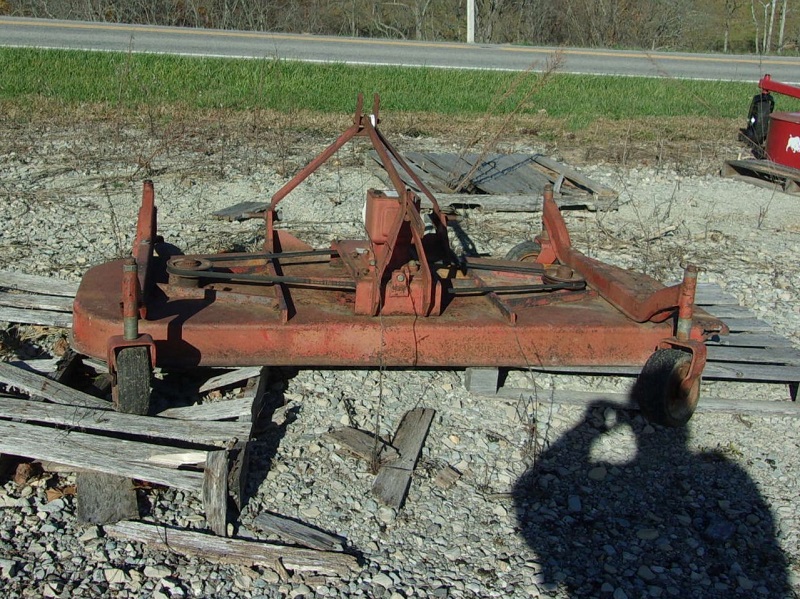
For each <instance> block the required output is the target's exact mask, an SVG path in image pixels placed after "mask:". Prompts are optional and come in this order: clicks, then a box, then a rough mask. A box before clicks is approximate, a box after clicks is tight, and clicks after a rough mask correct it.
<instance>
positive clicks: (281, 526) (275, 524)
mask: <svg viewBox="0 0 800 599" xmlns="http://www.w3.org/2000/svg"><path fill="white" fill-rule="evenodd" d="M253 524H255V525H256V526H257V527H258V528H259V529H261V530H262V531H263V532H266V533H267V534H274V535H277V536H279V537H280V538H281V539H282V540H284V541H288V542H290V543H296V544H298V545H302V546H303V547H308V548H309V549H318V550H320V551H342V549H343V546H342V540H341V538H339V537H335V536H333V535H331V534H328V533H327V532H324V531H322V530H319V529H317V528H312V527H311V526H308V525H307V524H303V523H302V522H298V521H296V520H291V519H289V518H286V517H284V516H280V515H278V514H271V513H269V512H263V513H261V514H259V515H258V516H256V517H255V519H254V520H253Z"/></svg>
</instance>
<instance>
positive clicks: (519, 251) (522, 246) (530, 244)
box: [506, 241, 542, 262]
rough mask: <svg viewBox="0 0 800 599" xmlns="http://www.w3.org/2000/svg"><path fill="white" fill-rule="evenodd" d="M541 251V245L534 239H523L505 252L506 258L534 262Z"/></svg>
mask: <svg viewBox="0 0 800 599" xmlns="http://www.w3.org/2000/svg"><path fill="white" fill-rule="evenodd" d="M541 251H542V246H540V245H539V244H538V243H536V242H535V241H523V242H522V243H518V244H517V245H515V246H514V247H513V248H511V249H510V250H508V253H507V254H506V260H517V261H519V262H535V261H536V258H538V257H539V254H540V253H541Z"/></svg>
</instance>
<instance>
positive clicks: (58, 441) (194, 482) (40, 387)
mask: <svg viewBox="0 0 800 599" xmlns="http://www.w3.org/2000/svg"><path fill="white" fill-rule="evenodd" d="M29 365H30V363H28V366H29ZM247 372H248V373H249V371H247ZM266 374H267V373H266V369H265V370H264V371H263V372H260V373H258V375H257V376H256V377H255V378H254V379H250V385H249V386H248V387H246V389H245V391H244V393H243V396H242V398H241V399H240V400H239V401H237V400H235V399H234V400H230V402H227V401H220V402H216V403H215V404H211V405H213V406H214V410H213V411H208V410H206V409H204V407H203V406H204V405H205V404H201V405H198V406H190V407H187V408H174V409H171V410H166V411H165V412H162V413H161V414H159V415H158V416H154V417H148V416H137V415H132V414H121V413H118V412H115V411H114V410H113V409H111V408H112V406H111V404H110V402H107V401H104V400H102V399H98V398H96V397H93V396H91V395H87V394H84V393H82V392H80V391H77V390H75V389H73V388H71V387H68V386H66V385H64V384H61V383H59V382H57V381H54V380H53V379H52V378H48V377H46V376H43V375H41V374H37V373H36V372H33V371H31V370H26V369H24V368H20V367H17V366H14V365H11V364H7V363H2V362H0V382H2V383H4V384H5V386H6V388H7V389H8V390H13V389H16V390H19V391H22V392H24V393H25V394H27V395H28V396H29V397H30V399H29V398H26V397H24V396H22V395H17V396H10V395H9V394H6V396H2V397H0V453H3V454H7V455H14V456H18V457H23V458H30V459H34V460H40V461H46V462H52V463H55V464H59V465H63V466H66V467H71V468H74V469H75V471H76V472H80V471H90V472H97V473H102V474H106V475H113V476H117V477H125V478H133V479H137V480H142V481H147V482H150V483H155V484H160V485H165V486H169V487H175V488H177V489H182V490H184V491H189V492H193V493H197V494H198V495H199V496H200V497H201V499H202V502H203V506H204V510H205V517H206V521H207V522H208V525H209V528H211V529H212V530H213V531H214V532H215V533H216V534H218V535H222V536H225V535H226V534H227V521H226V517H227V507H228V500H229V498H230V499H232V500H233V502H234V503H235V504H236V505H238V506H240V507H241V505H242V502H243V497H244V486H243V485H244V483H245V481H246V478H247V453H248V442H249V440H250V439H251V437H253V435H254V423H255V421H256V420H257V418H258V416H259V412H260V408H261V406H262V405H263V397H264V394H265V389H266V378H267V377H266ZM33 398H40V399H42V400H44V401H35V400H34V399H33ZM244 404H246V405H244ZM187 420H190V421H191V424H190V425H189V424H188V423H187ZM80 493H81V491H80V489H78V498H79V501H80Z"/></svg>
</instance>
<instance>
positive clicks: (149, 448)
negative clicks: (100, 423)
mask: <svg viewBox="0 0 800 599" xmlns="http://www.w3.org/2000/svg"><path fill="white" fill-rule="evenodd" d="M43 432H45V433H48V434H42V433H43ZM181 452H185V450H184V449H177V448H171V447H166V446H163V445H155V444H151V443H142V442H139V441H129V440H127V439H114V438H110V437H101V436H99V435H90V434H86V433H76V432H68V431H61V430H57V429H46V428H43V427H41V426H35V425H33V424H26V423H23V422H8V421H0V453H7V454H11V455H16V456H20V457H25V458H31V459H34V460H48V461H51V462H58V463H59V464H66V465H68V466H74V467H75V468H79V469H84V470H96V471H97V472H105V473H107V474H116V475H119V476H129V477H131V478H136V479H139V480H146V481H148V482H151V483H157V484H161V485H166V486H168V487H176V488H178V489H183V490H185V491H194V492H199V491H200V490H201V489H202V487H203V475H202V473H200V472H192V471H189V470H171V469H169V468H165V467H163V466H158V465H154V464H151V463H148V458H149V457H150V456H151V455H156V456H157V455H164V454H169V453H181Z"/></svg>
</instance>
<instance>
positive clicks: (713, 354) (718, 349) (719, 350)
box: [708, 345, 800, 365]
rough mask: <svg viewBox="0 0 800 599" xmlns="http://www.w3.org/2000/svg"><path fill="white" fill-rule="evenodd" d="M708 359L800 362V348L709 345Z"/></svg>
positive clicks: (783, 362)
mask: <svg viewBox="0 0 800 599" xmlns="http://www.w3.org/2000/svg"><path fill="white" fill-rule="evenodd" d="M708 359H709V360H711V361H713V362H751V363H754V364H789V365H798V364H800V350H798V349H794V348H775V347H772V348H769V349H764V348H753V347H731V346H727V345H709V346H708Z"/></svg>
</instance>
